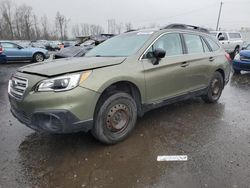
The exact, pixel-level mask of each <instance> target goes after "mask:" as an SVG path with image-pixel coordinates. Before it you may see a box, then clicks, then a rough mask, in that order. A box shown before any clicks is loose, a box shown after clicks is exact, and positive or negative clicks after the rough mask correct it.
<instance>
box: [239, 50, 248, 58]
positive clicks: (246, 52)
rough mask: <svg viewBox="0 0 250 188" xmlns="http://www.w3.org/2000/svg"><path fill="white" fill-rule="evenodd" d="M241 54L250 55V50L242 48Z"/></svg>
mask: <svg viewBox="0 0 250 188" xmlns="http://www.w3.org/2000/svg"><path fill="white" fill-rule="evenodd" d="M240 55H241V56H245V57H250V50H241V51H240Z"/></svg>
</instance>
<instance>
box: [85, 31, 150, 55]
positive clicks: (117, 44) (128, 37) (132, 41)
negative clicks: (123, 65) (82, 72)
mask: <svg viewBox="0 0 250 188" xmlns="http://www.w3.org/2000/svg"><path fill="white" fill-rule="evenodd" d="M152 33H153V32H132V33H126V34H122V35H119V36H116V37H114V38H111V39H109V40H107V41H105V42H103V43H102V44H100V45H98V46H97V47H95V48H94V49H92V50H90V51H89V52H88V53H87V54H86V57H128V56H131V55H134V54H136V53H137V51H138V50H139V49H140V48H142V47H143V45H144V44H145V42H146V41H147V40H148V39H149V38H150V37H151V35H152Z"/></svg>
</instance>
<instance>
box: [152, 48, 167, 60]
mask: <svg viewBox="0 0 250 188" xmlns="http://www.w3.org/2000/svg"><path fill="white" fill-rule="evenodd" d="M153 55H154V57H155V58H156V59H162V58H164V57H165V55H166V51H165V50H163V49H161V48H157V49H155V50H154V51H153Z"/></svg>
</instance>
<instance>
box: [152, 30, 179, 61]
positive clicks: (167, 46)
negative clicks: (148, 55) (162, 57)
mask: <svg viewBox="0 0 250 188" xmlns="http://www.w3.org/2000/svg"><path fill="white" fill-rule="evenodd" d="M157 48H160V49H163V50H164V51H166V56H175V55H181V54H183V50H182V44H181V38H180V35H179V34H177V33H171V34H166V35H163V36H162V37H160V38H159V39H158V40H157V41H156V42H155V43H154V44H153V46H152V48H151V49H152V50H154V49H157Z"/></svg>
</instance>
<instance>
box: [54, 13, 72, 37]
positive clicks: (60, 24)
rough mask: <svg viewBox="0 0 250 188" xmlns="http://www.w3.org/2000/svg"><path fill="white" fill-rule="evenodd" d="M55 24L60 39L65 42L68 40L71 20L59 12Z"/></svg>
mask: <svg viewBox="0 0 250 188" xmlns="http://www.w3.org/2000/svg"><path fill="white" fill-rule="evenodd" d="M55 23H56V30H57V32H58V33H59V35H60V39H61V40H65V39H66V38H67V27H68V23H69V20H68V19H67V18H66V17H65V16H64V15H62V14H60V12H57V14H56V18H55Z"/></svg>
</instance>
